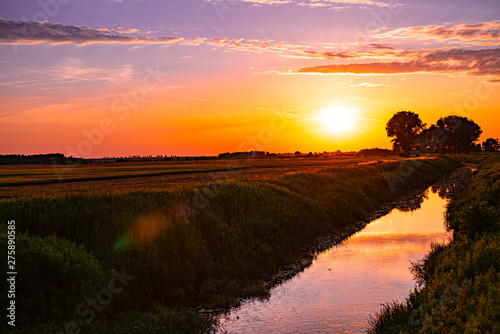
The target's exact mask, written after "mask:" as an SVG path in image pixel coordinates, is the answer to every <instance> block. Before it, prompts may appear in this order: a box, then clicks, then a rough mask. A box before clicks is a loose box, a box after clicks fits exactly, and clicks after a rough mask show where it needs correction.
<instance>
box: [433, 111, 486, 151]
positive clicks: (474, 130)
mask: <svg viewBox="0 0 500 334" xmlns="http://www.w3.org/2000/svg"><path fill="white" fill-rule="evenodd" d="M437 126H438V128H440V129H442V130H443V131H444V132H445V134H446V140H445V141H444V142H443V143H442V144H441V147H442V151H444V152H446V153H465V154H468V153H469V152H470V150H471V148H472V146H473V145H474V142H475V141H477V140H478V139H479V136H480V135H481V133H482V132H483V131H482V130H481V127H480V126H479V125H477V124H476V123H475V122H474V121H473V120H470V119H468V118H467V117H463V116H457V115H452V116H446V117H441V118H440V119H439V120H438V121H437Z"/></svg>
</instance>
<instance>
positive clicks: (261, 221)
mask: <svg viewBox="0 0 500 334" xmlns="http://www.w3.org/2000/svg"><path fill="white" fill-rule="evenodd" d="M459 165H460V162H459V161H458V160H457V159H454V158H450V157H439V158H436V159H426V160H422V161H419V162H415V161H414V162H412V163H411V165H410V166H409V165H408V162H407V161H401V162H387V163H378V164H373V165H363V166H359V165H358V166H355V165H354V166H353V165H351V166H337V167H328V168H322V169H321V170H320V171H318V172H315V173H293V174H285V175H282V176H280V177H278V178H274V179H238V180H233V181H228V180H227V179H222V180H220V181H219V182H212V183H207V184H205V185H203V186H195V187H192V186H187V187H180V188H176V189H174V190H169V191H164V190H141V191H132V192H128V193H119V194H100V195H99V194H78V195H74V194H73V195H67V196H55V197H35V198H21V199H16V200H5V201H2V202H0V215H1V216H2V217H9V219H15V220H16V228H17V232H18V233H24V234H23V235H24V237H23V238H27V240H30V238H33V240H38V241H36V242H38V243H40V247H38V248H34V249H31V248H29V247H28V248H26V249H27V251H26V252H24V253H20V254H19V258H18V262H19V268H18V269H17V270H18V273H19V275H20V276H22V275H26V277H28V276H29V277H40V279H41V280H42V281H40V282H38V281H37V282H36V284H35V286H34V288H36V287H38V286H39V285H40V286H41V285H43V284H47V282H45V280H46V279H49V278H47V277H46V276H47V275H45V276H43V275H42V273H43V272H44V271H45V269H44V268H47V267H50V268H55V269H54V270H56V269H57V270H60V271H62V272H65V273H67V275H66V276H64V277H66V279H65V280H62V282H61V284H59V285H58V286H59V287H60V289H62V290H64V289H69V288H70V287H71V289H73V288H74V289H76V290H74V291H75V292H74V293H73V295H74V296H80V297H79V298H81V299H83V301H81V302H80V303H82V302H85V300H86V299H85V298H87V297H85V298H84V297H83V296H88V295H89V293H90V294H91V295H92V293H94V295H98V294H99V291H100V290H99V289H98V288H97V289H95V290H94V291H93V292H91V291H89V288H88V286H79V284H76V283H72V282H76V281H77V280H76V279H74V278H72V276H75V275H82V274H81V273H80V274H79V273H78V271H72V270H70V269H69V268H67V267H65V266H67V264H65V263H61V262H60V261H59V260H58V259H60V258H61V255H58V254H59V253H61V252H62V250H58V249H59V248H56V249H55V250H53V251H52V253H50V252H49V253H48V254H49V255H47V254H46V252H45V253H43V254H46V255H44V259H45V260H44V261H45V262H44V263H45V264H46V266H45V267H34V268H33V267H25V266H24V265H23V264H24V263H29V261H28V262H27V259H30V258H34V257H36V256H39V255H37V254H39V253H40V251H38V249H40V248H41V249H53V248H50V243H51V242H54V241H52V240H61V243H63V244H64V243H66V242H67V243H69V244H68V245H67V246H66V247H81V248H80V253H81V254H82V255H81V256H83V257H84V258H88V259H89V261H90V262H88V263H91V264H94V265H95V267H92V266H90V264H89V265H88V266H90V267H89V268H94V269H89V271H91V272H90V273H87V274H86V275H93V276H92V277H94V276H95V277H100V276H99V275H100V273H101V271H100V270H102V272H103V273H104V275H105V277H104V285H103V286H104V287H106V283H107V282H109V281H110V280H111V279H112V278H113V276H112V275H111V274H110V271H111V270H112V269H114V270H116V271H120V270H122V268H123V270H126V272H127V273H128V274H129V275H132V276H135V278H134V279H133V280H132V281H131V282H130V284H129V285H127V286H126V287H124V289H123V291H121V292H120V293H119V294H117V295H116V296H114V298H113V301H112V303H109V304H106V305H104V306H105V307H102V308H103V310H102V312H98V314H96V319H95V320H94V321H93V322H92V324H90V325H91V326H95V327H96V328H98V327H99V328H100V327H103V328H105V329H104V330H106V331H108V332H114V331H117V328H120V327H119V326H120V323H121V320H118V319H136V318H137V320H136V321H137V325H134V326H136V327H137V328H142V327H141V326H146V327H147V326H149V325H151V326H152V327H151V328H152V329H147V330H146V329H144V330H145V332H148V331H149V332H151V333H159V332H172V333H174V332H189V331H190V330H191V329H189V328H191V327H189V326H188V325H183V324H180V323H176V322H175V321H174V320H173V319H172V317H173V315H175V317H177V318H179V319H185V322H188V323H193V324H198V325H196V326H198V327H196V326H195V327H193V328H194V329H192V330H193V331H192V332H193V333H194V332H199V328H202V327H203V326H205V325H206V324H207V322H208V323H210V325H209V326H212V325H213V323H212V322H211V320H210V319H207V318H206V317H200V318H199V321H194V320H193V319H192V317H193V313H192V311H189V310H188V309H186V308H195V307H208V308H225V307H229V306H230V305H234V304H235V303H237V301H238V298H240V297H242V296H247V295H251V294H255V293H265V292H266V289H265V288H263V285H262V284H261V282H262V280H264V279H267V278H270V277H272V276H273V275H274V274H276V273H277V271H278V270H279V268H280V267H281V266H283V265H286V264H289V263H291V262H294V261H296V260H297V259H299V258H300V257H301V256H302V253H303V251H304V249H305V248H306V247H307V246H309V245H311V244H312V243H313V242H314V241H315V239H316V238H317V237H319V236H325V235H328V234H329V233H334V232H336V231H339V230H342V229H344V228H345V227H347V226H350V225H352V224H353V223H356V222H358V221H360V220H364V219H366V218H367V217H368V216H369V214H370V213H371V212H372V211H374V210H376V209H378V208H379V207H380V206H381V205H383V204H385V203H386V202H389V201H391V200H393V199H395V198H396V197H398V196H400V195H402V194H404V193H406V192H407V191H408V190H410V189H413V188H416V187H421V186H423V185H428V184H431V183H434V182H436V181H438V180H439V179H440V178H441V177H443V176H444V175H446V174H448V173H450V172H451V171H453V170H454V169H456V168H457V167H458V166H459ZM402 170H404V177H403V176H402V174H401V171H402ZM409 171H410V172H409ZM389 174H390V175H399V176H400V179H399V182H397V183H396V184H392V185H390V184H389V183H388V182H387V180H388V179H387V176H388V175H389ZM3 224H5V223H3ZM2 228H4V226H3V225H2ZM38 238H40V239H38ZM33 242H34V241H33ZM65 245H66V244H65ZM70 245H74V246H70ZM47 247H48V248H47ZM90 259H91V260H90ZM82 261H83V259H82ZM83 263H87V262H85V261H83ZM73 267H75V268H80V267H79V266H78V265H71V266H70V268H73ZM63 268H67V269H64V270H63ZM82 268H83V267H82ZM99 268H102V269H99ZM33 271H39V273H36V272H33ZM44 277H46V278H44ZM67 284H69V286H68V287H66V285H67ZM49 285H50V284H49ZM91 290H92V289H91ZM101 290H102V288H101ZM41 291H42V292H41V294H42V295H41V297H40V298H42V299H45V300H47V301H48V302H47V304H46V305H47V307H48V308H51V307H56V306H58V307H60V310H59V311H58V312H57V313H55V314H51V315H50V317H46V318H44V319H33V321H32V322H27V321H26V322H21V321H20V322H19V323H20V324H21V325H25V326H31V327H30V328H37V326H42V327H43V326H53V325H51V324H55V325H59V326H61V325H62V326H63V325H64V322H67V321H69V320H71V319H72V320H74V321H75V322H77V323H78V322H79V321H81V320H82V319H81V316H79V314H78V313H77V312H76V314H75V308H74V307H76V305H75V306H73V307H71V306H69V305H67V303H66V302H65V301H63V300H62V299H63V296H60V295H57V294H53V293H52V292H50V291H51V290H50V289H48V290H47V292H44V291H46V290H43V289H42V290H41ZM70 291H73V290H70ZM2 298H5V297H4V296H3V297H2ZM20 298H21V296H20ZM23 298H24V297H23ZM77 299H78V298H75V301H74V302H75V303H77V302H76V300H77ZM154 304H157V305H164V306H163V308H162V310H161V311H154V312H153V311H151V310H150V309H151V305H154ZM37 305H38V304H37V303H33V304H32V305H30V307H33V308H36V307H37ZM77 305H78V304H77ZM101 306H103V305H101ZM179 307H181V309H178V308H179ZM151 312H152V313H151ZM179 312H180V313H182V314H183V316H181V315H180V313H179ZM195 313H196V312H195ZM71 314H73V316H71ZM196 315H197V316H199V314H198V313H196ZM134 321H135V320H134ZM134 321H132V320H130V323H134V324H135V323H136V322H134ZM183 323H184V322H183ZM55 325H54V326H55ZM169 326H170V327H169ZM184 326H186V327H184ZM200 326H201V327H200ZM207 326H208V325H207ZM136 327H134V328H136ZM146 327H145V328H146ZM177 327H178V328H184V329H185V331H184V330H182V331H176V330H175V328H177ZM212 327H213V326H212ZM51 328H52V327H51ZM147 328H149V327H147ZM197 328H198V329H197ZM204 330H206V328H205V329H204ZM96 331H97V329H96Z"/></svg>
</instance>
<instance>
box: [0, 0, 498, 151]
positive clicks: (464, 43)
mask: <svg viewBox="0 0 500 334" xmlns="http://www.w3.org/2000/svg"><path fill="white" fill-rule="evenodd" d="M21 2H22V1H21ZM323 2H324V6H323V5H322V6H323V7H324V8H323V9H321V8H316V7H318V6H312V5H311V6H305V5H301V6H297V4H293V3H284V2H283V3H281V2H279V1H275V2H273V1H269V2H268V1H263V2H262V4H261V5H260V6H255V5H254V4H252V3H254V1H246V2H243V3H242V4H240V5H238V7H237V8H236V7H235V8H234V11H231V13H229V11H228V12H225V13H224V15H226V16H223V17H222V19H221V18H220V15H219V14H220V13H219V12H218V11H217V10H214V8H218V7H217V5H215V3H217V1H207V3H206V4H205V5H200V6H201V7H196V6H195V5H194V4H191V5H189V6H188V5H187V2H186V3H181V2H179V3H177V2H175V3H176V5H175V6H177V7H175V6H174V5H172V6H174V7H172V8H170V9H171V10H173V12H172V13H171V16H172V17H171V21H168V22H164V21H161V22H163V23H161V22H160V21H157V20H155V19H154V18H155V16H154V14H153V13H154V12H155V7H154V6H155V5H153V4H151V3H146V2H144V3H135V2H134V3H132V2H130V3H126V2H124V3H113V4H112V5H111V6H113V8H114V10H115V12H114V13H115V14H116V15H118V16H117V17H120V15H126V14H125V13H127V10H126V9H127V6H132V5H133V6H135V7H134V8H135V10H137V11H138V14H139V16H138V18H137V19H136V20H135V21H127V20H125V17H126V16H123V20H118V21H116V20H115V19H113V20H111V19H109V18H108V19H106V18H104V16H103V18H102V19H101V20H100V21H99V20H97V21H96V20H94V19H89V20H88V21H85V17H86V16H85V15H82V16H77V15H76V12H75V9H74V8H66V7H62V6H61V8H59V11H60V12H58V13H57V15H54V17H50V20H49V22H39V23H29V22H25V23H20V22H19V21H20V20H19V17H20V16H21V15H22V14H23V13H27V11H30V13H35V14H36V13H38V12H36V9H37V7H36V6H35V5H33V4H31V5H29V6H31V7H29V6H28V7H29V8H28V9H26V8H24V7H22V6H21V5H20V4H17V5H12V6H11V8H9V10H7V11H6V15H5V16H4V19H5V20H3V21H0V32H3V34H0V42H1V44H0V48H1V58H0V67H1V69H2V71H1V73H2V74H1V75H0V96H1V97H2V106H0V119H1V125H0V126H1V132H0V133H1V134H0V136H1V141H0V154H14V153H23V154H36V153H49V152H60V153H64V154H66V155H77V156H83V157H100V156H117V155H133V154H140V155H146V154H154V155H156V154H166V155H215V154H217V153H221V152H232V151H239V150H252V149H254V150H264V151H270V152H294V151H295V150H300V151H303V152H309V151H312V152H322V151H336V150H337V149H340V150H342V151H350V150H359V149H362V148H371V147H381V148H390V140H389V138H387V136H386V133H385V129H384V127H385V124H386V122H387V121H388V119H389V118H390V117H391V116H392V115H393V114H394V113H395V112H397V111H400V110H411V111H413V112H416V113H418V114H419V115H420V117H421V118H422V120H423V121H424V122H426V123H427V124H428V125H430V124H431V123H435V122H436V121H437V119H439V117H443V116H447V115H452V114H456V115H461V116H467V117H469V118H471V119H473V120H474V121H475V122H476V123H478V124H479V125H480V126H481V128H482V130H483V135H482V137H481V140H484V139H486V138H488V137H495V138H496V137H499V134H500V125H499V122H498V116H497V114H498V112H497V109H496V108H497V106H498V105H500V94H498V91H499V90H500V85H499V81H500V79H499V78H500V49H499V48H498V46H499V44H500V42H499V39H498V37H496V36H498V34H497V35H495V34H493V33H495V32H496V33H500V23H499V22H498V21H494V20H492V19H491V15H490V14H485V12H484V11H481V10H479V9H484V8H487V2H484V1H479V2H467V4H468V6H469V7H468V8H469V12H468V13H469V14H470V15H472V14H473V15H472V17H468V18H467V15H466V12H465V9H464V11H459V10H456V11H455V12H453V15H455V17H454V20H453V22H450V20H449V16H448V17H439V15H437V16H436V18H434V19H433V20H431V19H427V18H425V19H424V18H423V16H421V17H420V16H418V15H417V14H416V13H420V12H421V13H424V12H425V10H426V9H425V6H423V5H420V4H413V3H411V4H406V5H404V6H403V5H401V6H403V7H402V8H404V11H401V12H397V11H396V8H400V6H396V7H394V8H392V7H391V5H389V4H384V3H385V2H378V3H376V2H372V1H368V0H366V1H364V2H363V1H362V3H365V2H366V3H365V5H366V6H367V8H362V7H361V6H359V4H355V3H356V1H354V2H350V1H344V2H340V3H344V5H345V6H346V7H345V8H342V9H335V10H332V9H328V8H326V7H325V6H330V5H329V4H330V3H331V2H328V1H321V3H323ZM305 3H309V2H305ZM312 3H313V2H311V4H312ZM314 3H318V1H315V2H314ZM33 6H35V7H33ZM75 6H76V7H78V6H83V3H81V2H79V1H77V2H76V3H75ZM96 6H102V4H101V5H99V4H98V3H96ZM158 6H159V5H158ZM436 6H438V7H439V6H445V5H443V4H441V5H436ZM450 6H451V4H450ZM391 8H392V9H391ZM102 10H103V12H104V13H107V11H108V10H111V9H109V8H107V7H106V8H104V7H103V8H102ZM176 10H177V11H178V12H177V14H178V15H179V17H182V15H181V13H184V14H185V13H188V12H189V13H191V14H192V15H191V16H189V18H190V19H189V20H187V21H186V20H184V21H182V20H181V19H180V18H177V17H176V16H175V15H174V13H176ZM142 11H143V12H144V13H148V15H149V16H147V15H146V14H144V15H146V16H141V13H142ZM275 12H279V13H282V17H276V16H275V15H274V13H275ZM383 13H386V14H387V13H397V14H392V15H390V16H388V17H389V18H388V19H387V18H386V21H387V23H388V24H386V25H381V24H378V26H375V28H376V29H375V30H373V31H372V30H370V31H368V30H366V27H369V24H370V23H373V22H377V21H374V18H375V19H376V18H377V17H379V16H377V15H382V14H383ZM471 13H472V14H471ZM49 14H50V13H49ZM305 14H307V15H308V16H307V19H306V18H304V15H305ZM47 15H48V14H47ZM470 15H469V16H470ZM25 16H26V15H25ZM493 16H494V15H493ZM27 17H28V18H29V17H30V16H29V15H28V16H27ZM88 17H89V18H90V17H91V16H88ZM248 17H255V20H258V22H261V23H262V26H261V27H262V28H256V26H255V22H257V21H252V22H251V21H250V20H248V19H247V18H248ZM272 18H274V21H272V22H271V21H269V20H271V19H272ZM299 18H300V20H303V22H306V21H307V23H308V24H309V25H310V30H309V31H306V30H304V29H299V28H297V27H296V28H295V29H293V25H292V22H293V20H298V19H299ZM335 18H338V19H337V20H335ZM9 20H10V21H9ZM290 20H291V21H290ZM471 20H473V21H471ZM124 21H127V22H128V24H127V25H125V24H124V23H123V22H124ZM389 21H390V22H389ZM117 22H120V23H117ZM151 22H154V23H151ZM200 22H201V23H200ZM56 23H61V24H56ZM174 23H175V24H174ZM118 24H119V25H118ZM147 24H151V25H153V26H147ZM372 25H373V24H372ZM26 26H29V29H28V28H26ZM84 26H86V27H90V28H84ZM259 27H260V26H259ZM264 27H266V29H264ZM273 27H274V28H273ZM146 28H147V29H146ZM153 28H154V29H153ZM360 28H361V31H363V29H364V32H365V33H367V32H368V34H365V35H364V36H362V38H360V37H359V31H360ZM148 29H149V30H148ZM61 36H63V37H61ZM325 110H330V111H331V110H333V111H332V112H334V113H340V114H343V113H344V112H343V111H345V110H350V111H352V115H351V116H350V117H351V118H353V119H352V120H351V121H352V122H350V123H349V126H348V127H346V128H344V129H338V128H336V130H335V131H331V129H332V127H328V124H325V123H327V122H328V121H327V120H325V118H324V117H323V116H321V115H322V114H321V113H322V111H323V112H324V111H325ZM341 117H345V115H343V116H342V115H341ZM334 121H335V122H336V120H334ZM328 129H330V131H329V130H328Z"/></svg>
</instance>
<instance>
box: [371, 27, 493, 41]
mask: <svg viewBox="0 0 500 334" xmlns="http://www.w3.org/2000/svg"><path fill="white" fill-rule="evenodd" d="M376 37H377V38H389V39H408V38H414V39H420V40H428V39H432V40H439V41H441V42H445V43H456V44H467V45H468V44H471V43H474V44H476V45H477V44H479V45H499V44H500V40H499V37H500V21H492V22H477V23H472V24H455V25H450V24H447V25H428V26H415V27H406V28H398V29H394V30H390V31H387V32H384V33H381V34H378V35H377V36H376Z"/></svg>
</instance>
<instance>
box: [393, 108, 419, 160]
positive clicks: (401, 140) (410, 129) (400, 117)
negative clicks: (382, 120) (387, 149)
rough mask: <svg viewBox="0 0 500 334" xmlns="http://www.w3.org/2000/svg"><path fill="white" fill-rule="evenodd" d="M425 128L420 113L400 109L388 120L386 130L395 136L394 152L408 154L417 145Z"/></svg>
mask: <svg viewBox="0 0 500 334" xmlns="http://www.w3.org/2000/svg"><path fill="white" fill-rule="evenodd" d="M424 129H425V123H423V122H422V120H420V117H419V116H418V114H415V113H413V112H411V111H398V112H397V113H395V114H394V116H392V118H391V119H390V120H389V121H388V122H387V125H386V126H385V130H386V131H387V135H388V136H389V137H393V139H392V140H391V141H392V147H393V150H394V152H397V153H400V154H402V155H405V156H408V155H410V153H411V151H412V150H413V149H414V148H415V147H416V145H417V143H416V139H417V136H418V135H420V134H421V132H422V131H423V130H424Z"/></svg>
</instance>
